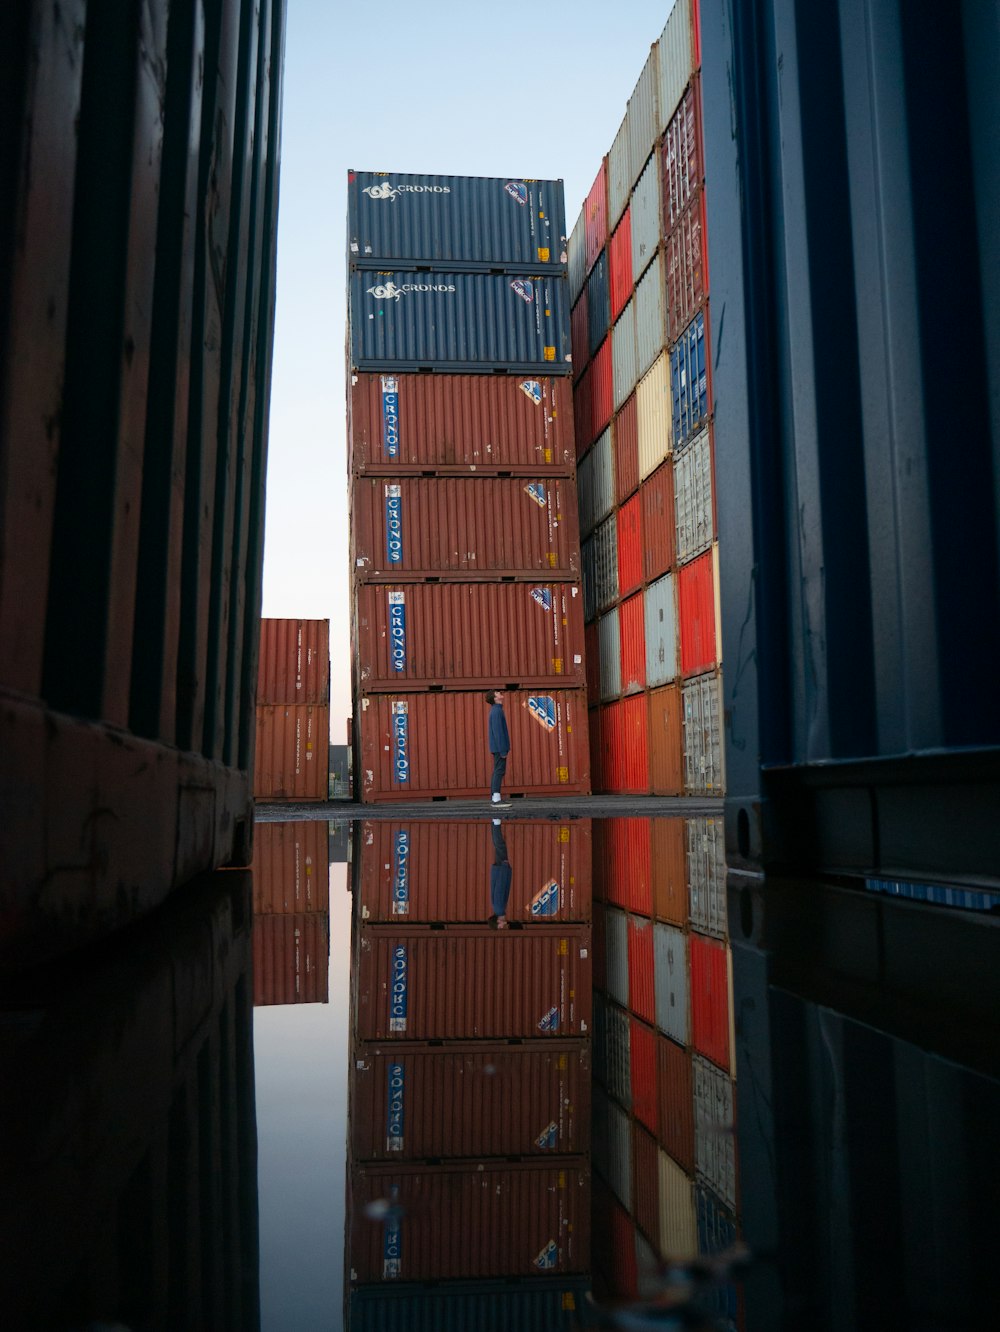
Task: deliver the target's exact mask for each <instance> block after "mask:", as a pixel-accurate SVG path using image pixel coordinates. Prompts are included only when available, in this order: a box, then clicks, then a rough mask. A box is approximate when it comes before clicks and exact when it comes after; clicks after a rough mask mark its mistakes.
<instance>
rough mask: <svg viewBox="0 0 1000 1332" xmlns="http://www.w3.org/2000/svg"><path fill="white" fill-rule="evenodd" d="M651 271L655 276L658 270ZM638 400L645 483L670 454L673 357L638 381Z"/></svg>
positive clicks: (661, 357)
mask: <svg viewBox="0 0 1000 1332" xmlns="http://www.w3.org/2000/svg"><path fill="white" fill-rule="evenodd" d="M650 272H652V273H653V274H654V276H655V274H656V270H655V269H651V270H650ZM635 400H636V417H637V424H638V432H639V477H640V480H643V481H644V480H645V479H646V477H647V476H649V475H650V473H651V472H655V471H656V469H657V468H658V467H659V466H660V464H661V463H662V462H663V460H664V458H666V457H667V455H668V454H669V453H670V449H671V441H672V438H673V411H672V408H671V399H670V357H669V356H668V354H667V353H666V352H663V353H662V355H659V356H658V357H657V359H656V361H655V362H654V363H653V367H652V369H651V370H650V371H649V373H648V374H646V375H644V376H643V378H642V379H641V380H640V381H639V387H638V388H637V389H636V394H635ZM672 526H673V517H672V516H671V527H672Z"/></svg>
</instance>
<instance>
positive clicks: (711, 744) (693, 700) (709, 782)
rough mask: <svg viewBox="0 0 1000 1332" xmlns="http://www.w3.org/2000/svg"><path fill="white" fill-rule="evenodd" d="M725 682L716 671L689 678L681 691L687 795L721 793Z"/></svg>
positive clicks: (723, 786)
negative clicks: (723, 688)
mask: <svg viewBox="0 0 1000 1332" xmlns="http://www.w3.org/2000/svg"><path fill="white" fill-rule="evenodd" d="M721 686H722V681H721V678H720V676H719V674H718V672H716V671H712V672H711V673H710V674H708V675H696V676H695V678H694V679H693V680H687V681H685V683H684V687H683V689H682V691H681V697H682V702H683V710H684V791H685V793H686V794H687V795H722V794H723V793H724V791H725V773H724V771H723V756H722V724H721V723H722V699H721V692H722V689H721Z"/></svg>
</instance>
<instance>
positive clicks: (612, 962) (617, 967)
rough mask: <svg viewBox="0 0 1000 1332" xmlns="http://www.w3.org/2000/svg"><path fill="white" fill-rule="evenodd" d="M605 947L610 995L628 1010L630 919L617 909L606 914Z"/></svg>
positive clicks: (614, 908) (609, 910) (613, 908)
mask: <svg viewBox="0 0 1000 1332" xmlns="http://www.w3.org/2000/svg"><path fill="white" fill-rule="evenodd" d="M604 947H605V950H606V951H605V960H606V964H607V972H606V975H607V982H608V994H610V995H611V998H612V999H616V1000H617V1001H618V1003H620V1004H621V1006H622V1008H628V917H627V916H626V914H625V912H624V911H619V910H618V909H617V908H616V907H608V909H607V911H606V912H605V916H604Z"/></svg>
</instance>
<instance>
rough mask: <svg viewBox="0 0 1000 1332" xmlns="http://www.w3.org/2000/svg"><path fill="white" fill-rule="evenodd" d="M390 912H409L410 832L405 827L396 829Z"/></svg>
mask: <svg viewBox="0 0 1000 1332" xmlns="http://www.w3.org/2000/svg"><path fill="white" fill-rule="evenodd" d="M392 914H393V915H394V916H408V915H409V914H410V834H409V833H408V832H407V830H406V829H405V828H399V829H397V831H396V845H395V856H394V870H393V876H392Z"/></svg>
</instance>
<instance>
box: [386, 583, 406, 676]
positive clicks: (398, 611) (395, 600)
mask: <svg viewBox="0 0 1000 1332" xmlns="http://www.w3.org/2000/svg"><path fill="white" fill-rule="evenodd" d="M389 661H390V663H391V664H392V669H393V670H394V671H405V670H406V593H405V592H390V593H389Z"/></svg>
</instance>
